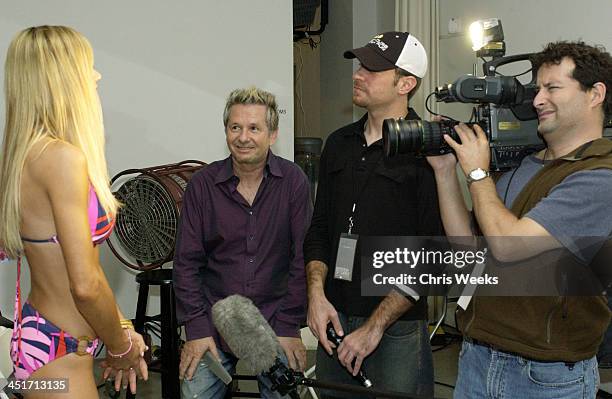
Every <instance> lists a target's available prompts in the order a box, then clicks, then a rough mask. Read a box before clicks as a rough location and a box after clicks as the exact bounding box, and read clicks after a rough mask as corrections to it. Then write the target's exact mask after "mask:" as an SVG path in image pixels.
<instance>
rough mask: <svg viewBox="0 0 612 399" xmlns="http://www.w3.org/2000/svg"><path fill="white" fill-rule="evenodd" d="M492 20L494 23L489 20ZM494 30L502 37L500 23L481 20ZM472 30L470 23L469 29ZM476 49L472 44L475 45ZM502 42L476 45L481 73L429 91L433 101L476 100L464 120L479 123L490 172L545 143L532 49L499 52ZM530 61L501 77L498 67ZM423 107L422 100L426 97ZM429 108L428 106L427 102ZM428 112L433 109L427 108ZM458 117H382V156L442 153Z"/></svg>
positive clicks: (508, 165) (513, 163)
mask: <svg viewBox="0 0 612 399" xmlns="http://www.w3.org/2000/svg"><path fill="white" fill-rule="evenodd" d="M492 21H493V22H492ZM485 22H488V23H489V24H492V23H497V25H494V28H495V29H498V32H497V34H498V35H497V36H494V38H496V39H497V40H503V34H502V33H501V22H500V21H499V20H486V21H485ZM470 29H471V28H470ZM475 50H476V49H475ZM504 52H505V44H504V43H503V41H501V42H500V41H493V42H489V43H488V44H485V45H482V46H481V47H479V48H478V49H477V55H478V56H479V57H481V58H482V57H487V56H490V57H492V59H491V60H490V61H487V62H485V63H484V64H483V72H484V75H485V76H482V77H477V76H474V75H464V76H461V77H460V78H459V79H457V80H456V81H455V82H454V83H452V84H448V85H445V86H442V87H438V88H437V89H436V91H435V92H433V93H431V94H430V96H429V97H428V100H429V98H430V97H431V96H432V95H434V96H435V98H436V101H438V102H445V103H454V102H460V103H469V104H477V105H476V106H475V107H474V110H473V116H472V120H474V119H475V122H472V120H470V122H468V125H474V124H478V125H479V126H480V127H481V128H482V129H483V130H484V131H485V133H486V134H487V137H488V139H489V145H490V147H491V165H490V169H491V170H492V171H503V170H508V169H511V168H513V167H516V166H518V165H519V163H520V161H521V159H523V157H525V155H527V154H530V153H532V152H535V151H539V150H540V149H542V148H544V143H543V141H542V139H541V137H540V136H539V134H538V129H537V126H538V125H537V113H536V111H535V109H534V107H533V104H532V103H533V99H534V97H535V94H536V93H535V89H536V84H535V80H536V76H535V72H536V71H534V70H533V63H532V62H531V57H532V55H533V54H532V53H529V54H519V55H513V56H503V54H504ZM521 61H529V63H530V65H531V68H530V69H528V70H527V71H525V72H523V73H522V74H519V75H513V76H503V75H501V74H500V73H499V72H498V71H497V69H498V68H499V67H500V66H502V65H506V64H511V63H515V62H521ZM529 72H531V81H530V82H529V83H527V84H525V85H524V84H522V83H521V82H519V80H518V79H517V77H518V76H520V75H523V74H526V73H529ZM425 105H426V107H427V101H426V104H425ZM427 109H428V111H430V112H432V111H431V110H429V107H427ZM432 113H433V112H432ZM458 123H460V122H459V121H457V120H452V119H451V120H442V121H439V122H427V121H419V120H404V119H385V121H384V122H383V145H384V149H385V154H386V155H387V156H394V155H397V154H407V153H408V154H416V155H421V156H423V155H442V154H446V153H448V152H451V151H452V149H451V148H450V147H449V146H448V144H446V142H445V141H444V139H443V135H444V134H448V135H449V136H451V137H452V138H453V139H454V140H455V141H460V140H459V137H458V136H457V133H456V132H455V130H454V126H455V125H457V124H458Z"/></svg>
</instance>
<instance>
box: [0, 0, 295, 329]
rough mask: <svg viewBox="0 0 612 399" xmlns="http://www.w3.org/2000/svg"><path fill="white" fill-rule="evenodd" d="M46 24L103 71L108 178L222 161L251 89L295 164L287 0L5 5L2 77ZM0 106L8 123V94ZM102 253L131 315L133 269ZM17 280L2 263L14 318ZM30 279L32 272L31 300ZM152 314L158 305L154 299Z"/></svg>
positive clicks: (0, 16) (0, 32)
mask: <svg viewBox="0 0 612 399" xmlns="http://www.w3.org/2000/svg"><path fill="white" fill-rule="evenodd" d="M41 24H62V25H68V26H71V27H74V28H75V29H77V30H78V31H80V32H81V33H83V34H84V35H85V36H86V37H87V38H88V39H89V40H90V42H91V43H92V46H93V48H94V54H95V64H96V69H97V70H98V71H99V72H100V73H101V74H102V80H101V81H100V82H99V84H98V90H99V93H100V97H101V99H102V105H103V109H104V117H105V127H106V135H107V149H106V150H107V159H108V163H109V169H110V173H111V176H112V175H114V174H116V173H118V172H119V171H122V170H124V169H127V168H134V167H147V166H154V165H161V164H166V163H171V162H177V161H181V160H184V159H200V160H203V161H205V162H212V161H214V160H217V159H221V158H224V157H225V156H227V154H228V152H227V150H226V146H225V140H224V133H223V124H222V117H221V116H222V112H223V106H224V104H225V98H226V96H227V95H228V94H229V92H230V91H231V90H232V89H235V88H238V87H244V86H248V85H257V86H259V87H261V88H264V89H266V90H269V91H271V92H272V93H274V94H276V96H277V99H278V101H279V108H280V109H281V111H280V112H281V116H280V134H279V140H278V141H277V143H276V144H275V146H274V147H273V150H274V151H275V153H276V154H279V155H281V156H283V157H285V158H289V159H293V76H292V73H293V72H292V64H293V63H292V57H293V55H292V3H291V2H290V1H287V0H265V1H264V0H259V1H250V0H224V1H213V0H208V1H201V0H185V1H181V2H174V3H173V2H166V1H146V0H137V1H129V2H125V1H117V0H108V1H103V2H95V1H82V0H55V1H48V2H47V1H33V0H22V1H3V2H2V5H0V59H1V60H2V61H1V62H0V64H1V65H0V76H4V59H5V56H6V50H7V48H8V44H9V43H10V41H11V39H12V37H13V36H14V35H15V34H16V33H17V32H18V31H19V30H21V29H24V28H26V27H29V26H33V25H41ZM0 110H1V111H0V125H1V126H4V99H3V98H0ZM0 134H2V133H0ZM0 189H1V188H0ZM0 222H1V221H0ZM101 252H102V255H101V258H102V264H103V266H104V269H105V271H106V274H107V277H108V279H109V281H110V285H111V287H112V288H113V290H114V292H115V295H116V297H117V300H118V302H119V304H120V306H121V307H122V309H123V310H124V312H125V313H126V315H133V314H134V313H135V309H136V298H137V285H136V283H135V281H134V273H133V272H132V271H129V270H127V268H125V267H124V266H122V265H120V263H119V262H118V261H117V260H116V259H115V258H114V257H113V255H112V254H111V253H110V251H109V250H108V247H107V246H106V245H104V246H102V250H101ZM26 269H27V268H26ZM15 276H16V271H15V267H14V263H9V264H8V265H6V264H2V265H0V311H2V313H3V314H6V315H7V316H9V317H12V307H13V298H14V289H15V286H14V284H15ZM28 280H29V274H28V273H27V270H26V271H24V275H23V276H22V282H24V283H25V284H24V288H23V289H24V293H25V294H27V292H28V291H29V282H28ZM149 309H150V312H154V311H156V310H157V309H159V304H158V301H157V300H156V299H155V298H154V297H152V300H151V301H150V306H149Z"/></svg>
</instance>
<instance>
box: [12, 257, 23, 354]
mask: <svg viewBox="0 0 612 399" xmlns="http://www.w3.org/2000/svg"><path fill="white" fill-rule="evenodd" d="M14 319H15V321H14V322H13V328H17V348H18V350H19V351H21V255H19V256H18V257H17V284H16V289H15V316H14Z"/></svg>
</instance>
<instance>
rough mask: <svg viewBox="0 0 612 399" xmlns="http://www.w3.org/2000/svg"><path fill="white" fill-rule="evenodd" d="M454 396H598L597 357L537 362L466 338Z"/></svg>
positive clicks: (459, 398) (467, 398)
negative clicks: (567, 361)
mask: <svg viewBox="0 0 612 399" xmlns="http://www.w3.org/2000/svg"><path fill="white" fill-rule="evenodd" d="M462 345H463V346H462V347H461V352H460V353H459V375H458V376H457V385H456V387H455V393H454V395H453V398H454V399H464V398H465V399H475V398H487V399H489V398H490V399H509V398H521V399H548V398H550V399H552V398H564V399H573V398H576V399H577V398H581V399H582V398H590V399H591V398H595V394H596V392H597V388H598V386H599V371H598V370H597V360H596V359H595V357H593V358H591V359H587V360H583V361H580V362H576V363H564V362H537V361H534V360H528V359H525V358H523V357H520V356H518V355H513V354H510V353H506V352H500V351H497V350H495V349H492V348H489V347H486V346H483V345H479V344H474V343H472V342H469V341H466V340H464V341H463V344H462Z"/></svg>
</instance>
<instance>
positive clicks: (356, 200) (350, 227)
mask: <svg viewBox="0 0 612 399" xmlns="http://www.w3.org/2000/svg"><path fill="white" fill-rule="evenodd" d="M364 140H365V137H364ZM370 145H374V143H372V144H370ZM366 151H367V150H366ZM364 156H365V155H364ZM383 157H384V154H383V153H382V152H381V154H380V156H379V157H378V159H377V160H376V162H375V163H374V165H372V167H371V168H368V167H367V164H366V170H367V172H366V177H365V179H364V181H363V184H362V185H361V189H360V190H359V192H358V193H355V191H356V190H355V186H356V185H357V180H356V179H355V167H356V166H357V165H356V164H355V151H354V149H351V174H352V186H353V190H352V191H353V207H352V210H351V215H350V216H349V218H348V222H349V225H348V233H349V234H351V232H352V230H353V226H354V225H355V210H356V209H357V204H358V203H359V200H360V199H361V196H362V195H363V192H364V191H365V188H366V187H367V185H368V181H369V180H370V176H372V173H373V172H374V170H376V168H377V167H378V166H379V165H380V162H381V161H382V159H383Z"/></svg>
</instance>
